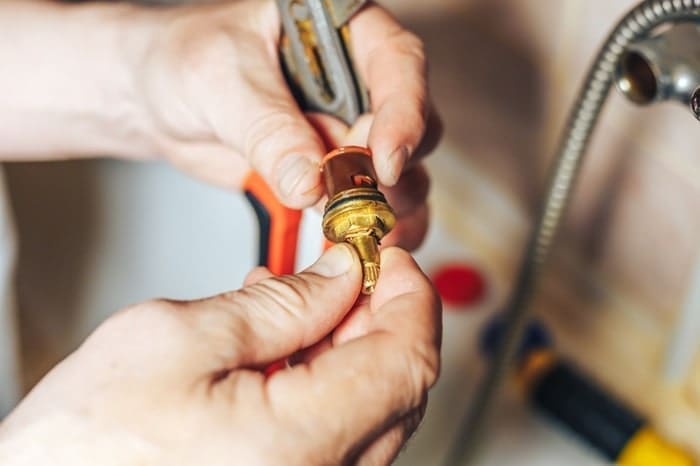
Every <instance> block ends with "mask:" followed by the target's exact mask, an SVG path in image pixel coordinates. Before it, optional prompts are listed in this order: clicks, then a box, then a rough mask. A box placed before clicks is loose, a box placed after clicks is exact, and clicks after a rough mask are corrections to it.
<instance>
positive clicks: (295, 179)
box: [278, 154, 316, 196]
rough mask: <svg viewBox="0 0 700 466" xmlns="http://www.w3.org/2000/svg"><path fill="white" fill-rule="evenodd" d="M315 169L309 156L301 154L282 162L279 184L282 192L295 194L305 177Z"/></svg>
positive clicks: (289, 194)
mask: <svg viewBox="0 0 700 466" xmlns="http://www.w3.org/2000/svg"><path fill="white" fill-rule="evenodd" d="M315 169H316V167H315V166H314V164H313V163H312V162H311V160H309V159H308V158H307V157H304V156H303V155H300V154H297V155H292V156H289V157H288V158H287V160H285V161H284V162H283V163H281V164H280V173H281V177H280V180H279V184H278V187H279V190H280V193H282V194H283V195H284V196H291V195H293V194H295V193H296V191H297V190H298V188H299V186H300V185H301V183H302V182H303V181H304V179H305V178H306V177H307V176H309V174H310V173H311V171H312V170H315Z"/></svg>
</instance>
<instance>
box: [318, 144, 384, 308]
mask: <svg viewBox="0 0 700 466" xmlns="http://www.w3.org/2000/svg"><path fill="white" fill-rule="evenodd" d="M321 170H322V172H323V178H324V181H325V184H326V191H327V192H328V203H327V204H326V208H325V210H324V213H323V234H324V235H325V236H326V238H327V239H328V240H329V241H332V242H334V243H340V242H342V241H344V242H347V243H350V244H352V245H353V247H354V248H355V250H356V251H357V254H358V255H359V256H360V262H361V263H362V276H363V280H362V293H363V294H367V295H369V294H372V293H373V292H374V288H375V286H376V285H377V280H378V279H379V269H380V266H379V243H380V241H381V239H382V238H383V237H384V236H385V235H386V234H387V233H389V232H390V231H391V229H392V228H393V227H394V224H395V223H396V217H395V216H394V212H393V211H392V210H391V207H390V206H389V204H388V203H387V201H386V198H385V197H384V195H383V194H382V193H381V192H380V191H379V190H378V189H377V175H376V174H375V172H374V168H373V166H372V158H371V153H370V151H369V150H368V149H366V148H364V147H358V146H346V147H341V148H339V149H336V150H334V151H332V152H330V153H328V155H326V157H325V158H324V159H323V161H322V163H321Z"/></svg>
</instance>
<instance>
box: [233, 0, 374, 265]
mask: <svg viewBox="0 0 700 466" xmlns="http://www.w3.org/2000/svg"><path fill="white" fill-rule="evenodd" d="M365 3H366V0H277V6H278V8H279V12H280V18H281V22H282V30H283V34H282V39H281V41H280V60H281V65H282V69H283V71H284V73H285V77H286V79H287V83H288V84H289V87H290V89H291V91H292V93H293V95H294V97H295V99H296V100H297V102H298V103H299V106H300V107H301V108H302V109H303V110H307V111H314V112H321V113H326V114H329V115H333V116H335V117H337V118H339V119H340V120H342V121H344V122H345V123H346V124H349V125H350V124H352V123H354V122H355V120H357V118H358V117H359V116H360V115H361V114H363V113H366V112H367V111H368V110H369V99H368V96H367V92H366V89H365V88H364V86H363V84H362V82H361V80H360V78H359V75H358V73H357V71H356V68H355V66H354V65H353V62H352V54H351V49H350V34H349V29H348V22H349V21H350V19H351V18H352V17H353V15H354V14H355V13H357V12H358V11H359V10H360V8H362V6H363V5H364V4H365ZM244 190H245V195H246V197H247V198H248V201H249V202H250V204H251V205H252V207H253V210H254V211H255V214H256V216H257V219H258V225H259V238H260V243H259V249H258V250H259V254H258V264H259V265H262V266H266V267H268V268H269V269H270V271H271V272H272V273H274V274H277V275H284V274H290V273H294V267H295V262H296V249H297V241H298V236H299V225H300V222H301V211H299V210H294V209H290V208H288V207H286V206H284V205H283V204H282V203H281V202H280V201H279V200H278V199H277V198H276V197H275V195H274V193H273V191H272V189H270V187H269V186H267V184H266V183H265V182H264V181H263V179H262V178H261V177H260V176H259V175H258V174H257V173H255V172H251V173H250V174H249V175H248V177H247V179H246V181H245V183H244Z"/></svg>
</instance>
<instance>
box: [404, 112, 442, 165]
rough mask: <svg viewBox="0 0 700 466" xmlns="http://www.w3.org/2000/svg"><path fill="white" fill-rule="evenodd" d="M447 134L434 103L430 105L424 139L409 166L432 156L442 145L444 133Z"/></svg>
mask: <svg viewBox="0 0 700 466" xmlns="http://www.w3.org/2000/svg"><path fill="white" fill-rule="evenodd" d="M444 132H445V125H444V123H443V122H442V118H441V117H440V114H439V113H438V112H437V110H436V109H435V106H434V105H433V104H432V103H428V118H427V122H426V125H425V132H424V133H423V139H421V141H420V144H418V147H417V148H416V150H415V152H414V153H413V155H412V156H411V158H410V159H409V163H408V166H409V167H410V166H412V165H413V164H416V163H419V162H420V161H421V160H422V159H424V158H425V157H426V156H428V155H429V154H431V153H432V152H433V151H434V150H435V149H436V148H437V146H438V144H440V140H441V139H442V136H443V133H444Z"/></svg>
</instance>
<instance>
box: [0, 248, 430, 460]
mask: <svg viewBox="0 0 700 466" xmlns="http://www.w3.org/2000/svg"><path fill="white" fill-rule="evenodd" d="M382 265H383V270H382V274H381V277H380V280H379V283H378V285H377V290H376V292H375V293H374V294H373V295H372V297H371V298H369V299H367V298H361V299H360V301H359V302H356V299H357V297H358V293H359V290H360V282H361V277H360V275H361V272H360V265H359V261H358V259H357V257H356V256H355V254H354V252H353V251H352V249H351V248H350V247H348V246H347V245H339V246H335V247H333V248H332V249H330V250H329V251H328V252H326V253H325V254H324V256H323V257H322V258H321V259H320V260H319V261H318V262H317V263H316V264H315V265H313V266H312V267H310V268H309V269H308V270H306V271H305V272H302V273H300V274H298V275H294V276H285V277H272V276H271V275H270V273H269V272H268V271H267V270H265V269H256V270H255V271H253V272H252V273H251V274H250V276H249V277H248V279H247V284H246V286H245V287H244V288H242V289H241V290H238V291H234V292H232V293H228V294H224V295H221V296H217V297H214V298H210V299H205V300H201V301H193V302H171V301H157V302H151V303H145V304H141V305H137V306H134V307H132V308H129V309H127V310H124V311H122V312H120V313H117V314H116V315H114V316H113V317H111V318H110V319H109V320H107V321H106V322H105V323H104V324H103V325H102V326H101V327H99V328H98V329H97V330H96V331H95V333H94V334H93V335H92V336H90V337H89V338H88V340H87V341H86V342H85V343H84V344H83V345H82V346H81V347H80V348H79V349H78V350H77V351H76V352H75V353H73V354H72V355H71V356H69V357H68V358H67V359H66V360H65V361H63V362H62V363H61V364H59V365H58V366H57V367H56V368H55V369H54V370H53V371H52V372H51V373H50V374H49V375H47V376H46V377H45V378H44V380H42V381H41V382H40V383H39V385H38V386H37V387H36V388H35V389H34V390H33V391H32V392H31V393H30V395H29V396H28V397H27V398H26V399H25V400H24V401H23V403H22V404H21V405H20V406H19V407H18V408H17V409H16V411H15V412H14V413H13V414H11V416H10V418H9V419H8V420H7V421H6V422H5V423H4V424H2V425H0V462H2V464H8V465H20V464H33V465H34V464H48V461H49V460H50V461H51V464H55V465H63V464H71V465H72V466H79V465H82V464H91V465H92V464H101V465H110V466H111V465H112V464H115V465H117V464H119V465H134V464H149V465H151V466H160V465H163V466H166V465H167V466H171V465H175V464H176V465H183V466H189V465H193V466H194V465H201V464H206V465H211V466H214V465H279V464H285V465H336V464H363V465H379V464H388V463H389V462H390V461H391V460H392V459H393V458H394V457H395V456H396V455H397V452H398V451H399V449H400V447H401V446H402V445H403V443H404V442H405V441H406V439H407V438H408V436H409V435H410V434H411V433H412V432H413V430H414V429H415V428H416V426H417V424H418V422H419V420H420V418H421V417H422V414H423V411H424V409H425V402H426V394H427V390H428V389H429V387H430V386H431V385H432V384H433V383H434V382H435V379H436V377H437V374H438V366H439V344H440V305H439V300H438V299H437V297H436V295H435V293H434V291H433V289H432V286H431V285H430V282H429V281H428V279H427V278H426V277H425V276H424V275H423V274H422V273H421V272H420V270H419V269H418V267H417V266H416V264H415V263H414V262H413V260H412V259H411V258H410V256H409V255H408V254H406V253H405V252H403V251H401V250H399V249H394V248H390V249H387V250H385V251H383V252H382ZM290 355H294V356H293V357H292V358H291V364H292V366H291V367H290V368H288V369H284V370H281V371H278V372H276V373H274V374H273V375H271V376H267V377H266V376H265V375H264V373H263V371H262V368H264V367H266V366H267V365H268V364H270V363H272V362H274V361H276V360H279V359H280V358H286V357H289V356H290ZM23 461H24V462H23ZM42 461H43V463H42Z"/></svg>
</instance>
